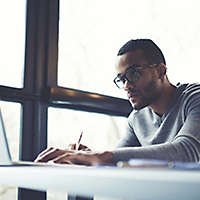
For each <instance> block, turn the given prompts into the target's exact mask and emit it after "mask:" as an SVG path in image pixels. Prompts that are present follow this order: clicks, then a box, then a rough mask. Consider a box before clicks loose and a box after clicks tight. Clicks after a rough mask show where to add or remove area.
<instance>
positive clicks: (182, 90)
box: [177, 83, 200, 110]
mask: <svg viewBox="0 0 200 200" xmlns="http://www.w3.org/2000/svg"><path fill="white" fill-rule="evenodd" d="M177 90H178V91H179V98H180V102H179V103H180V104H181V105H183V107H184V108H185V109H186V110H188V109H189V108H193V107H197V106H198V107H199V105H200V84H198V83H194V84H183V85H180V86H179V87H178V88H177Z"/></svg>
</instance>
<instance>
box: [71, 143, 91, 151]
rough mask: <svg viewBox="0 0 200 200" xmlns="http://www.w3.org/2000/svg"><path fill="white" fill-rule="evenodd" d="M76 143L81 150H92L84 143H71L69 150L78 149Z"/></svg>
mask: <svg viewBox="0 0 200 200" xmlns="http://www.w3.org/2000/svg"><path fill="white" fill-rule="evenodd" d="M76 145H79V146H78V149H77V150H81V151H91V149H90V148H89V147H87V146H85V145H83V144H69V150H76Z"/></svg>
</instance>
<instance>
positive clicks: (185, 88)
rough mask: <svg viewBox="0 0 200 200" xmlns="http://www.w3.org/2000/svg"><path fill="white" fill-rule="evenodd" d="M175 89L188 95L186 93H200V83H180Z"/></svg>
mask: <svg viewBox="0 0 200 200" xmlns="http://www.w3.org/2000/svg"><path fill="white" fill-rule="evenodd" d="M177 90H178V91H179V90H180V91H181V93H182V95H185V96H188V95H194V94H199V93H200V84H199V83H193V84H189V83H187V84H181V85H179V86H178V88H177Z"/></svg>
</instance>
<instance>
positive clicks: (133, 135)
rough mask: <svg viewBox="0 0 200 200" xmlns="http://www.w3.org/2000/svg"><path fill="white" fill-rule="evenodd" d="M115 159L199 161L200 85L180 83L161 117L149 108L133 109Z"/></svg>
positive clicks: (115, 153)
mask: <svg viewBox="0 0 200 200" xmlns="http://www.w3.org/2000/svg"><path fill="white" fill-rule="evenodd" d="M113 153H114V160H115V161H116V162H117V161H119V160H121V161H127V160H129V159H131V158H147V159H159V160H169V161H182V162H199V160H200V85H199V84H183V85H179V86H178V87H177V89H176V92H175V94H174V96H173V99H172V101H171V103H170V105H169V107H168V109H167V111H166V113H165V114H164V115H163V116H158V115H157V114H156V113H154V112H153V111H152V110H151V109H150V108H148V107H145V108H143V109H141V110H139V111H135V110H133V111H132V112H131V114H130V115H129V118H128V124H127V130H126V134H125V136H124V138H123V139H122V140H121V141H120V143H119V145H118V148H116V149H115V150H113Z"/></svg>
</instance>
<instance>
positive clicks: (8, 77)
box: [0, 0, 26, 88]
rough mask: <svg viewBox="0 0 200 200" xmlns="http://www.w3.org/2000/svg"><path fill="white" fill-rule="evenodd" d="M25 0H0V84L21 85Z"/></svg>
mask: <svg viewBox="0 0 200 200" xmlns="http://www.w3.org/2000/svg"><path fill="white" fill-rule="evenodd" d="M25 6H26V0H20V1H15V0H6V1H1V2H0V24H1V32H0V44H1V45H0V55H1V59H0V69H1V73H0V85H7V86H12V87H19V88H20V87H22V86H23V82H22V81H23V70H24V45H25V11H26V9H25Z"/></svg>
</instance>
